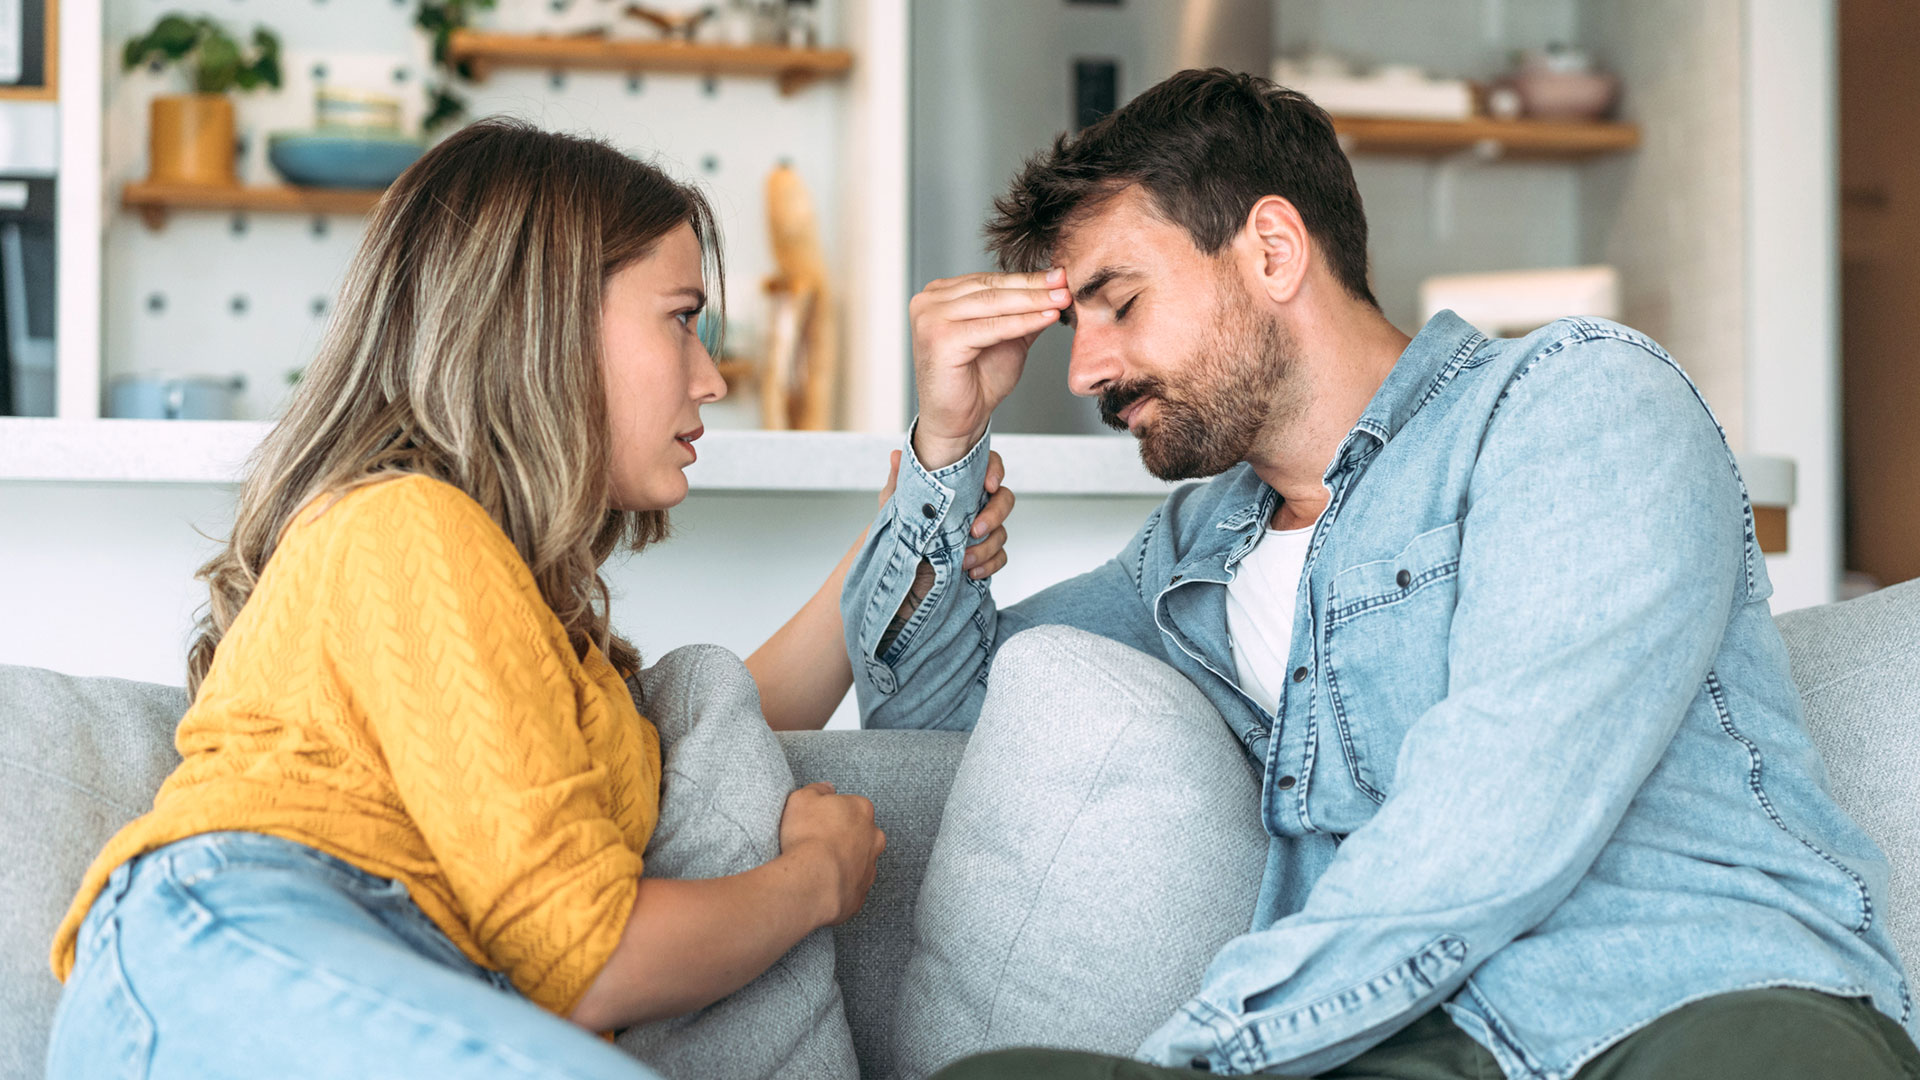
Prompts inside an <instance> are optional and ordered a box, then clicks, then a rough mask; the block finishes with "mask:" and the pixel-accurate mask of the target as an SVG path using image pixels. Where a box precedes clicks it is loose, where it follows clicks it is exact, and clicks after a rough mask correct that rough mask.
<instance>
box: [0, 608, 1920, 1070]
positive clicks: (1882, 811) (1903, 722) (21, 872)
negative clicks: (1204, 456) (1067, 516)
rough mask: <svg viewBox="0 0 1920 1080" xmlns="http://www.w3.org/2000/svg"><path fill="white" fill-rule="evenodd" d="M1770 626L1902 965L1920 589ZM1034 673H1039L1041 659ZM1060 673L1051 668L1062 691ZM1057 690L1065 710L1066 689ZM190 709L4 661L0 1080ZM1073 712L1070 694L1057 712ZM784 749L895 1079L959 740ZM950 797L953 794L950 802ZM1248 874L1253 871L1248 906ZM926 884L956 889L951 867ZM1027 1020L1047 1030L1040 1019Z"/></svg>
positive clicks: (1913, 876)
mask: <svg viewBox="0 0 1920 1080" xmlns="http://www.w3.org/2000/svg"><path fill="white" fill-rule="evenodd" d="M1780 625H1781V629H1782V632H1783V634H1784V636H1785V638H1786V641H1787V645H1788V648H1789V650H1790V652H1791V653H1792V657H1793V664H1794V675H1795V678H1796V679H1797V680H1798V681H1799V683H1800V685H1801V687H1802V688H1803V691H1804V697H1805V700H1806V705H1807V718H1808V722H1809V725H1810V726H1811V727H1812V729H1813V733H1814V737H1815V739H1816V741H1817V742H1818V743H1819V744H1820V746H1821V749H1822V752H1823V753H1824V754H1825V755H1826V757H1827V762H1828V765H1829V769H1830V772H1831V775H1832V780H1833V785H1834V789H1835V792H1836V794H1837V795H1838V796H1839V798H1840V801H1841V803H1842V805H1844V806H1845V807H1846V808H1847V809H1848V810H1849V811H1850V812H1851V813H1853V814H1855V815H1857V817H1858V818H1859V820H1860V821H1861V822H1862V824H1864V825H1865V826H1866V828H1867V829H1868V831H1869V832H1870V833H1871V834H1872V835H1873V837H1874V839H1875V840H1876V841H1878V842H1879V843H1880V845H1881V846H1882V847H1883V848H1885V849H1886V850H1887V852H1888V854H1889V855H1890V856H1891V857H1892V859H1893V863H1894V874H1893V895H1892V897H1891V898H1890V900H1891V904H1890V906H1891V907H1892V908H1893V911H1892V913H1891V914H1890V915H1889V916H1888V917H1889V918H1890V919H1891V921H1892V929H1893V934H1894V938H1895V941H1896V942H1897V944H1898V945H1899V947H1900V950H1901V952H1902V955H1904V956H1906V957H1908V958H1909V960H1910V961H1913V960H1920V788H1917V787H1916V786H1915V784H1914V782H1913V777H1914V776H1916V775H1920V582H1912V583H1908V584H1906V585H1901V586H1897V587H1895V588H1892V589H1888V590H1886V591H1884V592H1881V593H1877V594H1874V595H1872V596H1869V597H1866V598H1864V599H1861V600H1855V601H1852V602H1850V603H1847V604H1840V605H1830V606H1828V607H1824V608H1816V609H1813V610H1810V611H1805V612H1795V613H1792V614H1789V615H1786V616H1783V617H1782V618H1781V619H1780ZM1036 643H1037V642H1036ZM1034 662H1035V663H1036V665H1037V666H1041V667H1044V666H1045V660H1044V657H1040V658H1036V660H1035V661H1034ZM1000 674H1005V672H1001V673H1000ZM1073 678H1074V677H1073V676H1069V675H1067V674H1065V673H1062V674H1061V676H1060V679H1059V681H1061V682H1063V683H1070V682H1071V681H1072V679H1073ZM996 679H998V675H997V676H996ZM1062 696H1063V697H1066V698H1068V699H1071V697H1072V691H1071V687H1066V688H1065V689H1064V691H1063V693H1062ZM185 705H186V699H185V695H184V693H183V692H182V691H180V690H179V689H177V688H171V687H161V686H152V685H146V684H139V683H129V682H124V681H121V680H115V679H82V678H71V677H68V676H62V675H57V674H54V673H52V672H47V671H37V670H32V669H26V668H9V667H4V666H0V867H3V868H4V872H0V1080H12V1078H16V1077H18V1078H23V1080H24V1078H38V1077H39V1076H40V1075H41V1061H42V1054H43V1050H44V1044H45V1040H46V1032H47V1026H48V1023H49V1021H50V1020H51V1017H52V1013H53V1007H54V1002H55V1001H56V1000H57V997H58V993H59V986H58V984H57V983H56V982H55V981H54V979H53V976H52V975H51V974H49V972H48V970H47V948H48V945H49V943H50V941H51V938H52V935H53V929H54V926H55V924H56V923H57V922H58V920H59V917H60V914H61V913H62V912H63V911H64V910H65V908H66V904H67V901H68V899H69V898H70V897H71V895H72V893H73V890H74V889H75V888H77V887H78V884H79V881H80V877H81V873H82V871H83V870H84V869H85V867H86V865H87V863H88V862H89V861H91V860H92V858H93V856H94V853H95V852H96V851H98V850H99V848H100V846H101V845H102V844H104V843H105V842H106V839H107V837H108V836H109V835H110V834H111V833H112V832H113V831H114V830H115V829H117V828H118V827H119V826H120V825H121V824H123V823H124V822H125V821H127V820H128V819H130V818H132V817H134V816H135V815H137V814H139V813H140V812H142V811H143V810H145V809H146V807H147V806H148V805H149V803H150V800H151V798H152V793H153V790H154V789H155V788H156V787H158V786H159V783H160V781H161V780H162V779H163V778H164V777H165V776H166V774H167V773H168V772H169V771H170V770H171V769H172V768H173V765H174V763H175V760H176V759H175V757H174V754H173V745H172V734H173V728H174V725H175V722H176V721H177V720H178V719H179V716H180V714H181V712H182V711H184V709H185ZM1073 707H1074V706H1073V705H1072V703H1071V701H1070V700H1069V701H1068V704H1067V708H1069V710H1071V709H1072V708H1073ZM779 741H780V745H781V747H782V748H783V749H784V750H785V751H786V755H787V759H788V762H789V763H790V766H791V768H792V770H793V775H794V780H795V782H796V783H809V782H811V781H814V780H828V781H831V782H833V783H835V784H836V785H839V786H840V788H841V790H844V791H857V792H860V793H861V794H864V795H867V796H868V797H869V798H872V799H873V800H874V803H875V807H876V813H877V816H878V819H879V822H880V825H881V827H882V828H884V829H886V830H887V840H888V843H887V853H886V855H885V856H883V857H882V860H881V867H880V875H879V879H878V881H877V882H876V883H875V885H874V890H873V892H872V893H871V894H870V895H869V898H868V903H867V907H866V909H865V910H863V911H862V912H861V914H860V915H859V916H857V917H856V918H854V919H853V920H851V921H850V922H848V923H847V924H846V925H844V926H841V927H838V928H836V931H835V935H834V936H835V948H836V951H837V953H838V956H837V974H838V979H839V982H840V984H841V988H842V993H843V996H844V999H845V1005H846V1013H847V1018H848V1022H849V1026H850V1028H851V1030H852V1033H853V1037H854V1048H855V1052H856V1054H857V1056H858V1060H859V1062H860V1067H861V1075H862V1076H865V1077H886V1076H891V1075H892V1062H893V1060H894V1056H895V1054H894V1047H893V1045H892V1043H891V1042H890V1035H889V1032H888V1022H889V1020H890V1019H891V1017H892V1014H893V1011H894V1010H893V1002H894V999H895V998H896V997H898V996H899V993H900V992H899V987H900V986H901V979H902V974H901V972H902V969H903V968H904V967H905V965H906V964H907V962H908V957H909V954H910V953H911V951H912V929H911V928H912V925H913V924H912V913H913V909H914V897H915V896H916V895H917V893H918V892H919V889H920V884H921V871H922V868H924V867H927V866H928V861H929V858H930V849H931V848H932V847H933V845H934V838H935V831H936V828H935V827H936V825H937V824H938V823H939V821H940V819H941V816H942V808H943V805H944V804H945V803H946V801H947V796H948V788H949V785H952V784H954V783H955V782H956V781H955V775H956V774H955V768H956V766H957V765H958V763H959V762H960V760H961V758H962V756H963V750H965V749H966V747H967V745H968V742H967V739H966V737H965V736H962V735H956V734H949V733H944V732H809V733H805V734H798V735H783V736H781V737H780V740H779ZM1115 749H1116V752H1117V753H1118V754H1121V755H1122V756H1124V755H1127V754H1135V753H1140V752H1143V751H1144V752H1147V753H1149V754H1156V755H1157V754H1159V753H1160V747H1159V746H1158V745H1157V744H1153V743H1151V742H1148V743H1145V744H1142V743H1138V742H1134V743H1123V742H1121V741H1119V740H1115ZM989 751H992V746H991V745H990V744H983V749H982V751H981V757H980V763H979V765H978V766H977V768H978V769H979V770H980V773H981V775H983V776H984V775H986V774H987V771H988V765H989V764H991V763H992V762H993V760H994V759H997V758H1000V757H1002V756H1003V754H1002V753H1000V752H992V753H990V752H989ZM1123 764H1124V763H1123ZM1003 766H1004V762H1003V763H1002V764H1001V766H996V767H1003ZM1124 767H1126V768H1131V769H1135V770H1138V768H1139V766H1138V763H1134V764H1131V765H1125V766H1124ZM1163 767H1164V766H1163ZM1249 783H1251V779H1250V778H1249ZM961 801H962V800H961V799H960V798H958V797H956V798H955V800H954V802H955V804H956V806H957V805H959V804H960V803H961ZM966 801H968V802H972V801H973V799H972V797H971V796H969V797H968V798H967V800H966ZM958 822H959V818H956V824H957V823H958ZM1028 824H1029V825H1034V824H1035V823H1033V822H1031V821H1029V822H1028ZM1215 827H1217V826H1216V823H1214V822H1211V821H1209V822H1206V823H1205V824H1204V825H1203V824H1199V823H1195V822H1192V821H1188V822H1187V824H1186V826H1185V829H1184V830H1183V831H1172V832H1169V833H1167V834H1164V835H1163V839H1162V840H1161V841H1157V842H1165V843H1169V844H1170V845H1172V848H1173V850H1172V851H1170V852H1167V853H1164V854H1166V857H1169V858H1178V857H1180V855H1179V852H1180V850H1182V849H1184V848H1185V846H1186V845H1187V844H1188V839H1187V838H1188V837H1189V836H1191V835H1193V834H1195V833H1198V832H1200V831H1202V830H1203V829H1212V828H1215ZM1068 832H1071V830H1068ZM955 835H956V836H958V835H959V833H958V832H956V834H955ZM1165 837H1171V839H1165ZM1150 842H1156V841H1149V840H1146V839H1138V840H1137V843H1138V845H1139V846H1143V847H1144V846H1146V845H1147V844H1149V843H1150ZM955 850H958V849H955ZM1049 858H1050V856H1049ZM960 865H962V866H964V864H960ZM1257 871H1258V868H1257V867H1256V868H1254V870H1253V871H1252V873H1251V874H1250V876H1249V882H1248V886H1247V889H1248V890H1249V895H1248V896H1246V897H1245V902H1246V903H1247V904H1248V905H1249V906H1250V905H1251V902H1252V897H1251V895H1250V890H1251V888H1252V882H1253V880H1254V879H1255V878H1256V877H1257ZM929 872H930V873H931V870H929ZM938 876H939V877H940V878H942V879H944V880H947V881H953V880H956V875H955V874H954V872H951V871H946V870H943V871H942V872H941V874H940V875H938ZM943 888H948V887H947V886H943ZM1135 906H1136V907H1137V906H1138V905H1135ZM1140 914H1141V916H1142V917H1143V918H1150V917H1152V914H1153V913H1151V912H1147V911H1145V910H1144V909H1140ZM1062 940H1064V938H1063V939H1062ZM1013 944H1015V945H1018V944H1020V942H1019V941H1018V940H1016V941H1014V942H1013ZM1028 955H1029V956H1030V962H1031V964H1032V965H1033V966H1036V967H1038V966H1045V965H1052V966H1055V967H1057V968H1059V969H1061V970H1065V971H1069V972H1071V971H1072V970H1073V969H1074V968H1075V965H1077V964H1078V963H1079V962H1080V960H1081V959H1082V958H1081V957H1077V956H1046V955H1040V954H1037V953H1031V954H1028ZM1199 973H1200V972H1199V967H1198V966H1196V967H1195V968H1194V969H1193V970H1192V971H1191V972H1189V973H1187V974H1186V976H1185V978H1186V979H1187V980H1188V981H1195V980H1197V979H1198V977H1199ZM1143 977H1152V978H1153V980H1154V981H1153V983H1152V984H1151V985H1145V986H1139V987H1116V988H1114V990H1113V993H1114V994H1115V995H1122V994H1127V993H1137V994H1140V995H1145V996H1150V995H1155V994H1173V993H1184V992H1185V991H1186V990H1187V989H1190V987H1188V986H1186V985H1180V986H1177V987H1168V986H1166V985H1163V983H1164V982H1165V979H1164V977H1163V976H1161V975H1160V974H1159V973H1147V975H1146V976H1143ZM1027 992H1031V987H1029V989H1028V991H1027ZM930 1022H939V1021H938V1020H937V1018H936V1019H934V1020H931V1021H930ZM1024 1022H1025V1023H1028V1024H1033V1025H1034V1026H1035V1027H1041V1026H1044V1024H1045V1021H1044V1018H1028V1019H1027V1020H1025V1021H1024ZM993 1030H995V1031H996V1032H1007V1033H1010V1034H1011V1033H1013V1032H1012V1029H1011V1028H1004V1029H1003V1028H998V1027H996V1028H994V1029H993ZM1047 1030H1048V1032H1049V1034H1051V1031H1052V1029H1051V1028H1050V1027H1048V1028H1047ZM906 1034H908V1035H909V1036H911V1037H913V1038H921V1037H923V1036H922V1035H921V1034H919V1033H915V1032H911V1031H909V1032H907V1033H906ZM1019 1034H1022V1035H1024V1034H1025V1033H1024V1032H1021V1033H1019ZM741 1037H742V1038H752V1037H753V1036H752V1034H751V1033H750V1032H748V1033H743V1034H742V1036H741ZM1115 1037H1116V1038H1118V1036H1115ZM1045 1041H1057V1040H1056V1039H1054V1038H1051V1037H1050V1038H1048V1039H1046V1040H1045ZM1117 1049H1119V1050H1120V1051H1122V1052H1125V1051H1126V1050H1128V1049H1131V1047H1130V1046H1119V1047H1117ZM714 1080H724V1078H720V1077H715V1078H714Z"/></svg>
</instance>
